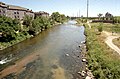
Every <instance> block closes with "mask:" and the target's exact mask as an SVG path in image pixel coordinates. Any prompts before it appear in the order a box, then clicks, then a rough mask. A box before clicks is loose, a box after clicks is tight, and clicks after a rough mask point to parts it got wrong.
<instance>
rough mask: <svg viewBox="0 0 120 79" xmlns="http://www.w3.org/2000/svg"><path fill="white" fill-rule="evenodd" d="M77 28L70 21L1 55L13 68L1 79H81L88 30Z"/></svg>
mask: <svg viewBox="0 0 120 79" xmlns="http://www.w3.org/2000/svg"><path fill="white" fill-rule="evenodd" d="M74 24H75V21H69V22H68V23H65V24H62V25H57V26H55V27H53V28H50V29H48V30H46V31H43V32H42V33H40V34H39V35H37V36H36V37H34V38H30V39H27V40H25V41H23V42H21V43H19V44H16V45H14V46H12V47H9V48H7V49H5V50H3V51H0V58H1V60H2V59H5V58H7V59H8V60H10V61H9V62H8V64H9V66H5V68H4V69H2V70H1V72H0V78H2V77H4V78H3V79H77V78H81V77H80V76H79V74H78V72H79V71H80V70H81V68H82V62H81V56H80V51H81V50H80V48H79V47H78V46H79V45H80V43H81V41H84V40H85V36H84V27H83V26H76V25H74ZM3 53H4V55H3ZM6 64H7V63H6ZM2 66H4V65H0V67H1V68H2Z"/></svg>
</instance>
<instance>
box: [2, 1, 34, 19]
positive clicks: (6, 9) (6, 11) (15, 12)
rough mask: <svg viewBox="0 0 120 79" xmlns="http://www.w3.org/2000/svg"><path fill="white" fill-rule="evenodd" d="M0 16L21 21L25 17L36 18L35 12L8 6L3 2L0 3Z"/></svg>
mask: <svg viewBox="0 0 120 79" xmlns="http://www.w3.org/2000/svg"><path fill="white" fill-rule="evenodd" d="M0 15H1V16H3V15H4V16H7V17H10V18H13V19H19V20H22V19H23V18H24V17H25V15H28V16H30V17H33V18H34V12H33V11H32V10H29V9H27V8H23V7H20V6H15V5H8V4H5V3H2V2H0Z"/></svg>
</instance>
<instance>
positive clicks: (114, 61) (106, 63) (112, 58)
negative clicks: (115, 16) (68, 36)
mask: <svg viewBox="0 0 120 79" xmlns="http://www.w3.org/2000/svg"><path fill="white" fill-rule="evenodd" d="M104 25H107V24H104ZM91 26H92V29H89V28H88V27H87V26H86V29H85V32H86V35H87V37H86V41H87V43H86V45H87V49H88V51H87V52H88V55H87V58H88V68H89V69H90V70H92V73H93V75H94V76H95V78H96V79H120V57H119V55H118V54H117V53H116V52H114V51H113V50H111V49H110V48H109V47H108V46H107V45H106V44H105V43H104V39H105V37H104V36H102V35H98V34H97V33H98V31H97V30H96V29H97V27H96V26H98V24H97V23H94V24H91ZM107 27H110V26H109V25H108V26H107ZM106 30H108V28H106Z"/></svg>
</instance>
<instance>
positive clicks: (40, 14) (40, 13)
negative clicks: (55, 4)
mask: <svg viewBox="0 0 120 79" xmlns="http://www.w3.org/2000/svg"><path fill="white" fill-rule="evenodd" d="M34 13H35V17H37V16H44V17H49V13H47V12H44V11H39V12H34Z"/></svg>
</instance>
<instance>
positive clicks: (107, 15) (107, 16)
mask: <svg viewBox="0 0 120 79" xmlns="http://www.w3.org/2000/svg"><path fill="white" fill-rule="evenodd" d="M105 18H106V20H109V19H110V20H112V19H113V15H112V14H110V13H109V12H107V13H106V14H105Z"/></svg>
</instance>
